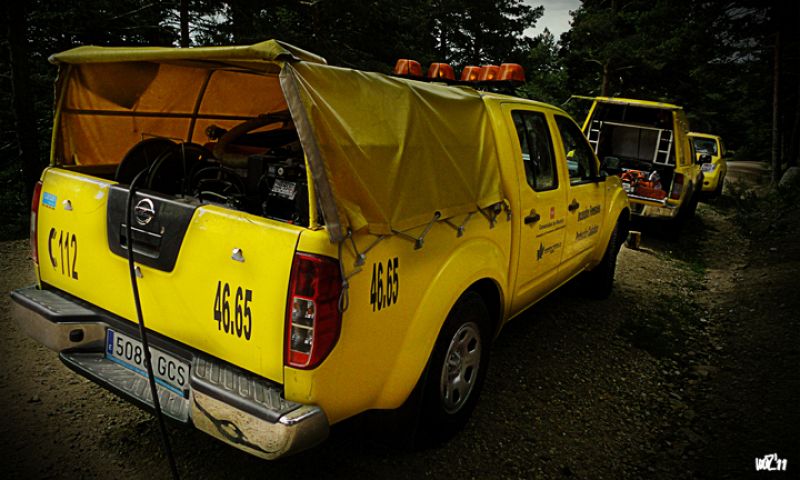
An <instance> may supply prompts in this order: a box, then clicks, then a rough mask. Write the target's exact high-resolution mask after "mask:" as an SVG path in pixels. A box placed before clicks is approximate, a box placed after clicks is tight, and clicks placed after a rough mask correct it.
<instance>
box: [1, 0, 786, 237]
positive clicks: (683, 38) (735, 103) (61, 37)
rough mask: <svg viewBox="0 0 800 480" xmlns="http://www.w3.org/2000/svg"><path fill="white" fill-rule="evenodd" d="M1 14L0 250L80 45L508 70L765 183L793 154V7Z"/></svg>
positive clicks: (12, 5)
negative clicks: (672, 131)
mask: <svg viewBox="0 0 800 480" xmlns="http://www.w3.org/2000/svg"><path fill="white" fill-rule="evenodd" d="M3 8H4V10H5V11H4V14H3V15H2V17H0V22H2V25H0V34H2V35H3V36H2V37H1V38H0V203H1V204H2V206H3V207H2V208H0V240H2V239H10V238H21V237H23V236H25V235H26V234H27V229H28V216H29V202H30V200H29V199H30V197H31V195H30V192H31V189H32V186H33V184H34V183H35V181H36V180H37V179H38V177H39V174H40V172H41V170H42V168H43V167H44V166H45V165H47V162H48V152H49V142H50V132H51V127H52V107H53V81H54V79H55V76H56V74H57V68H56V67H55V66H53V65H51V64H50V63H48V61H47V58H48V56H50V55H51V54H53V53H55V52H59V51H63V50H67V49H69V48H72V47H75V46H79V45H88V44H92V45H111V46H122V45H125V46H133V45H157V46H182V47H192V46H201V45H228V44H249V43H256V42H260V41H262V40H266V39H270V38H275V39H279V40H283V41H285V42H289V43H292V44H294V45H297V46H299V47H301V48H304V49H307V50H309V51H312V52H314V53H317V54H320V55H322V56H324V57H325V58H326V59H327V60H328V62H329V63H330V64H332V65H339V66H344V67H350V68H358V69H364V70H373V71H379V72H386V73H388V72H390V71H391V68H392V66H393V65H394V62H395V61H396V60H397V59H398V58H412V59H416V60H418V61H420V62H421V63H422V64H423V66H426V65H427V64H429V63H430V62H448V63H450V64H451V65H453V66H454V67H455V68H456V69H457V71H458V70H459V69H460V68H462V67H463V66H465V65H483V64H487V63H493V64H499V63H502V62H515V63H519V64H521V65H523V67H525V70H526V74H527V82H526V83H525V84H524V85H523V86H522V87H520V88H519V89H518V92H517V93H518V94H519V95H520V96H524V97H528V98H532V99H535V100H541V101H544V102H548V103H553V104H556V105H559V106H561V107H562V108H564V109H566V110H567V111H568V112H570V113H571V114H572V115H573V117H574V118H575V119H576V121H578V122H579V123H581V122H582V121H583V118H584V115H585V109H586V107H588V105H587V104H586V102H585V101H580V100H575V99H573V100H569V99H570V97H571V95H584V96H595V95H607V96H625V97H631V98H640V99H646V100H657V101H666V102H670V103H675V104H678V105H681V106H683V107H684V109H685V110H686V112H687V115H688V117H689V120H690V124H691V127H692V129H693V130H695V131H702V132H709V133H715V134H718V135H721V136H722V137H723V139H724V141H725V143H726V145H727V147H728V148H729V149H731V150H734V151H735V156H734V158H735V159H736V160H750V161H759V162H767V163H769V164H770V166H771V167H772V176H773V179H774V181H777V180H778V179H780V176H781V174H782V172H783V171H785V170H786V169H787V168H788V167H791V166H796V165H798V160H799V158H798V157H800V2H796V1H793V0H768V1H757V0H731V1H723V0H707V1H702V0H701V1H695V0H669V1H667V0H582V1H581V4H580V6H579V7H578V8H577V9H576V10H575V11H573V12H571V16H572V20H571V25H570V29H569V30H568V31H566V32H565V33H563V34H562V35H561V36H560V38H555V36H554V35H552V34H551V33H550V32H549V31H548V30H546V29H545V30H544V31H543V32H542V33H541V34H539V35H536V36H535V37H530V36H526V35H525V34H524V32H525V31H526V30H528V31H530V29H531V28H533V27H534V26H535V25H536V22H537V21H538V20H539V19H540V18H541V16H542V13H543V8H542V7H534V6H530V5H528V4H526V3H524V2H522V1H521V0H407V1H402V2H398V1H396V0H305V1H304V0H301V1H297V0H261V1H258V0H235V1H234V0H230V1H222V0H50V1H47V0H22V1H15V2H7V3H6V4H5V6H4V7H3Z"/></svg>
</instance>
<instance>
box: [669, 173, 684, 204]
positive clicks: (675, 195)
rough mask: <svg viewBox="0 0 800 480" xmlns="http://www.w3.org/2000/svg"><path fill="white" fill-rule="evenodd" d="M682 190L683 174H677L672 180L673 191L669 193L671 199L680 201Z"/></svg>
mask: <svg viewBox="0 0 800 480" xmlns="http://www.w3.org/2000/svg"><path fill="white" fill-rule="evenodd" d="M682 190H683V174H680V173H676V174H675V178H674V179H673V180H672V191H671V192H670V193H669V198H671V199H673V200H680V198H681V191H682Z"/></svg>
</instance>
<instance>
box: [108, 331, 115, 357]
mask: <svg viewBox="0 0 800 480" xmlns="http://www.w3.org/2000/svg"><path fill="white" fill-rule="evenodd" d="M106 352H107V353H108V355H109V356H111V355H113V354H114V331H113V330H109V331H108V336H107V337H106Z"/></svg>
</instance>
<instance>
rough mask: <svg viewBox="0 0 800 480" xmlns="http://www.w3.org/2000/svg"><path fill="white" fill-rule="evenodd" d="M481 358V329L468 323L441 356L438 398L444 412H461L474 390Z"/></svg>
mask: <svg viewBox="0 0 800 480" xmlns="http://www.w3.org/2000/svg"><path fill="white" fill-rule="evenodd" d="M481 354H482V345H481V335H480V329H479V328H478V325H477V324H476V323H475V322H468V323H465V324H463V325H461V327H459V329H458V330H457V331H456V333H455V334H454V335H453V338H451V339H450V345H449V346H448V348H447V353H446V354H445V356H444V364H443V365H442V375H441V381H440V384H439V386H440V388H439V392H440V397H441V400H442V406H443V407H444V411H445V412H447V413H449V414H453V413H456V412H458V411H459V410H461V408H462V407H463V406H464V404H465V403H466V402H467V400H468V399H469V397H470V395H471V394H472V392H473V391H474V390H475V384H476V383H477V380H478V370H479V369H480V363H481Z"/></svg>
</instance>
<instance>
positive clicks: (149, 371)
mask: <svg viewBox="0 0 800 480" xmlns="http://www.w3.org/2000/svg"><path fill="white" fill-rule="evenodd" d="M148 170H149V169H148V168H145V169H144V170H142V171H141V172H139V173H138V174H136V176H135V177H134V178H133V181H132V182H131V185H130V189H129V190H128V208H127V212H126V215H125V219H126V225H125V235H126V236H127V237H128V270H129V271H130V274H131V288H132V289H133V301H134V303H135V304H136V316H137V317H138V319H139V335H140V336H141V337H142V346H143V347H144V364H145V368H146V369H147V380H148V383H149V384H150V395H151V396H152V397H153V406H154V408H155V415H156V419H158V427H159V429H160V430H161V440H162V443H163V444H164V454H165V455H166V456H167V461H168V462H169V468H170V470H171V471H172V478H174V479H175V480H178V479H179V478H180V476H179V475H178V466H177V465H176V464H175V457H174V456H173V455H172V447H170V443H169V436H168V434H167V425H166V423H165V422H164V414H163V412H162V411H161V404H160V402H159V400H158V390H157V389H156V378H155V376H154V375H153V365H152V363H151V362H150V344H149V343H148V341H147V330H146V329H145V327H144V315H142V302H141V300H140V299H139V284H138V283H137V281H136V266H135V265H134V262H133V235H132V227H131V224H132V223H133V215H132V214H133V200H134V198H135V195H134V193H135V189H136V182H137V181H138V180H139V178H141V177H142V175H144V174H145V173H147V171H148Z"/></svg>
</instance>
